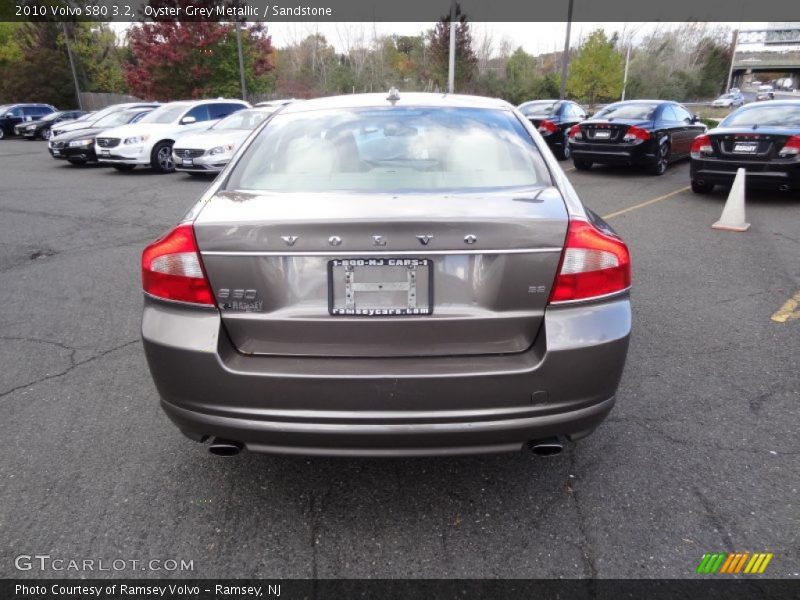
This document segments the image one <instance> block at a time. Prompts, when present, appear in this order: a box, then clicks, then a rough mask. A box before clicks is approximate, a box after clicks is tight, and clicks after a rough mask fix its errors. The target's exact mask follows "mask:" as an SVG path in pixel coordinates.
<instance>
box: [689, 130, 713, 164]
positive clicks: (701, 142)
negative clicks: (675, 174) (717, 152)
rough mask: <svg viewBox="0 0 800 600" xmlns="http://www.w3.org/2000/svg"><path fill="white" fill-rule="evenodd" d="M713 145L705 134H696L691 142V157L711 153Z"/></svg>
mask: <svg viewBox="0 0 800 600" xmlns="http://www.w3.org/2000/svg"><path fill="white" fill-rule="evenodd" d="M713 153H714V147H713V146H712V145H711V138H710V137H708V136H707V135H705V134H703V135H698V136H697V137H696V138H694V141H693V142H692V149H691V156H692V158H700V155H702V154H713Z"/></svg>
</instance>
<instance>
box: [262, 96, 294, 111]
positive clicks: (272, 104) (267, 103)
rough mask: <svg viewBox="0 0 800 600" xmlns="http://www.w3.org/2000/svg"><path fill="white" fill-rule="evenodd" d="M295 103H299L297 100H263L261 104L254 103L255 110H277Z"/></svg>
mask: <svg viewBox="0 0 800 600" xmlns="http://www.w3.org/2000/svg"><path fill="white" fill-rule="evenodd" d="M295 102H299V100H298V99H297V98H282V99H281V100H264V101H263V102H258V103H256V105H255V106H256V108H271V109H273V110H277V109H279V108H280V107H282V106H286V105H287V104H293V103H295Z"/></svg>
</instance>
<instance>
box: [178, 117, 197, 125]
mask: <svg viewBox="0 0 800 600" xmlns="http://www.w3.org/2000/svg"><path fill="white" fill-rule="evenodd" d="M192 123H197V119H195V118H194V117H183V118H182V119H181V125H190V124H192Z"/></svg>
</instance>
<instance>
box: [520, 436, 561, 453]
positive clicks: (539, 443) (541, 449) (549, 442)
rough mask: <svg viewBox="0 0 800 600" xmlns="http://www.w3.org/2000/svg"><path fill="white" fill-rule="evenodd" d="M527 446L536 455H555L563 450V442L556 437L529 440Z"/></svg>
mask: <svg viewBox="0 0 800 600" xmlns="http://www.w3.org/2000/svg"><path fill="white" fill-rule="evenodd" d="M528 448H530V449H531V452H533V453H534V454H535V455H536V456H555V455H556V454H561V452H562V451H563V450H564V444H563V443H562V442H561V440H560V439H558V438H555V437H554V438H548V439H545V440H531V441H530V442H528Z"/></svg>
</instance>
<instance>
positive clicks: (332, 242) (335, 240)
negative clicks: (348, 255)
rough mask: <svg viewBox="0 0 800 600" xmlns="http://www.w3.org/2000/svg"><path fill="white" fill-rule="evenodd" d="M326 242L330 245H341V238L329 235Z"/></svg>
mask: <svg viewBox="0 0 800 600" xmlns="http://www.w3.org/2000/svg"><path fill="white" fill-rule="evenodd" d="M328 243H329V244H330V245H331V246H341V245H342V238H340V237H339V236H338V235H332V236H331V237H329V238H328Z"/></svg>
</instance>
